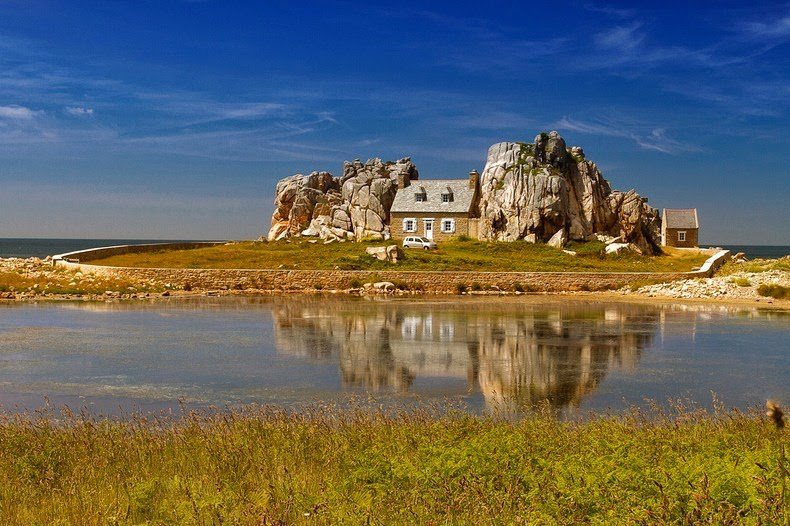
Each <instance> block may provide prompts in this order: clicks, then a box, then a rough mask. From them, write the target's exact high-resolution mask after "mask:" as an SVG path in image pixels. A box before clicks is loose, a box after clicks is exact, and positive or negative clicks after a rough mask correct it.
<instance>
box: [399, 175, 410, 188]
mask: <svg viewBox="0 0 790 526" xmlns="http://www.w3.org/2000/svg"><path fill="white" fill-rule="evenodd" d="M409 184H411V178H410V177H409V174H398V190H402V189H404V188H406V187H407V186H409Z"/></svg>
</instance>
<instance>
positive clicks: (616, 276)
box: [53, 243, 730, 294]
mask: <svg viewBox="0 0 790 526" xmlns="http://www.w3.org/2000/svg"><path fill="white" fill-rule="evenodd" d="M214 244H217V243H214ZM186 245H189V246H186ZM206 245H207V244H206V243H192V244H184V243H179V244H157V245H129V246H126V247H102V248H97V249H92V250H82V251H80V252H72V253H69V254H62V255H60V256H55V258H53V259H54V263H55V265H58V266H62V267H66V268H69V269H72V270H80V271H82V272H83V273H92V274H95V275H107V276H117V277H124V278H128V279H132V280H141V281H151V280H154V281H157V282H161V283H170V284H171V285H172V286H173V287H174V288H192V289H206V290H265V291H283V292H298V291H312V290H316V289H323V290H344V289H349V288H355V287H359V286H360V285H362V284H364V283H370V282H377V281H390V282H392V283H395V284H396V285H397V286H398V287H400V288H403V289H408V290H414V291H421V292H424V293H433V294H453V293H456V292H458V290H459V288H461V287H465V288H467V289H472V288H482V289H486V288H492V287H498V288H499V289H500V290H503V291H514V290H518V289H519V288H520V289H522V290H524V291H533V292H562V291H576V290H608V289H616V288H620V287H624V286H629V285H633V284H646V283H660V282H667V281H675V280H679V279H689V278H703V277H710V276H711V275H713V273H714V272H715V271H716V269H718V268H719V267H720V266H721V265H722V264H723V263H724V262H725V261H726V260H727V259H729V257H730V252H729V251H728V250H722V251H719V252H717V253H716V254H714V255H713V256H711V257H710V258H709V259H708V261H706V262H705V264H704V265H703V266H702V268H701V269H700V270H698V271H695V272H476V271H459V272H447V271H400V270H386V271H369V270H283V269H271V270H266V269H174V268H136V267H108V266H102V265H90V264H85V263H83V262H84V261H93V260H96V259H101V258H104V257H107V256H109V255H117V254H123V253H128V252H146V251H155V250H162V249H164V248H167V249H172V250H180V249H184V248H198V247H200V246H206ZM143 247H145V248H143ZM124 249H125V250H124ZM77 260H78V261H77Z"/></svg>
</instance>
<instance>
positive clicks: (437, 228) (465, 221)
mask: <svg viewBox="0 0 790 526" xmlns="http://www.w3.org/2000/svg"><path fill="white" fill-rule="evenodd" d="M391 215H392V219H391V221H390V234H391V235H392V237H393V239H397V240H402V239H403V238H404V237H406V236H424V235H425V223H423V219H433V220H434V225H433V240H434V241H436V242H437V243H438V242H440V241H447V240H450V239H453V238H457V237H458V236H462V235H463V236H470V237H472V234H471V233H470V221H471V220H470V218H469V215H468V214H465V213H457V212H456V213H443V214H442V213H437V214H426V213H424V212H421V213H416V212H412V213H409V212H392V214H391ZM407 217H408V218H415V219H416V220H417V231H416V232H404V231H403V220H404V219H406V218H407ZM442 219H455V232H454V233H452V234H448V233H444V232H442V225H441V221H442ZM475 226H476V225H475ZM475 230H476V229H475ZM476 234H477V232H476V231H475V236H476Z"/></svg>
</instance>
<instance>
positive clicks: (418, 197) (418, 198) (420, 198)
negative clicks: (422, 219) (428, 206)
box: [414, 193, 428, 203]
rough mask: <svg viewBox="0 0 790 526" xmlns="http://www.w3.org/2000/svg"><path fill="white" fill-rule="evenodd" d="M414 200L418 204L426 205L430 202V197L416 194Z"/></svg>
mask: <svg viewBox="0 0 790 526" xmlns="http://www.w3.org/2000/svg"><path fill="white" fill-rule="evenodd" d="M414 200H415V201H417V202H418V203H424V202H425V201H427V200H428V196H427V195H426V194H425V193H419V194H414Z"/></svg>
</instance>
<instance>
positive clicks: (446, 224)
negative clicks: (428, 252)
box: [442, 219, 455, 234]
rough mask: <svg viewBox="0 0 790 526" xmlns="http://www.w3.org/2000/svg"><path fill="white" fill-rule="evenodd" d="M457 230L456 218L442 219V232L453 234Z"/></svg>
mask: <svg viewBox="0 0 790 526" xmlns="http://www.w3.org/2000/svg"><path fill="white" fill-rule="evenodd" d="M453 232H455V219H442V233H444V234H452V233H453Z"/></svg>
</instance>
